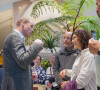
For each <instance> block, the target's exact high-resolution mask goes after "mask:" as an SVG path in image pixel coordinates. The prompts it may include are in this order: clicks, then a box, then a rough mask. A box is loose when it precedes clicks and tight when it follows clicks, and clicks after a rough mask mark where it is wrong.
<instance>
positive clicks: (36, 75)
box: [32, 55, 46, 84]
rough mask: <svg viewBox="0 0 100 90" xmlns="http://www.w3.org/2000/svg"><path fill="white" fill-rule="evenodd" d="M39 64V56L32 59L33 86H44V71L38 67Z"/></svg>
mask: <svg viewBox="0 0 100 90" xmlns="http://www.w3.org/2000/svg"><path fill="white" fill-rule="evenodd" d="M40 63H41V56H39V55H38V56H37V57H36V58H35V59H34V66H33V67H32V76H33V83H34V84H45V80H46V71H45V69H44V68H43V67H42V66H41V65H40Z"/></svg>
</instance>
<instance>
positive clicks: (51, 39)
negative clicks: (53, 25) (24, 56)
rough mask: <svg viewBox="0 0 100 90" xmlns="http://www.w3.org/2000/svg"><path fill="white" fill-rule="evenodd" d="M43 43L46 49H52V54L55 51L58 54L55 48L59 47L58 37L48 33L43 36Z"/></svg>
mask: <svg viewBox="0 0 100 90" xmlns="http://www.w3.org/2000/svg"><path fill="white" fill-rule="evenodd" d="M42 39H43V42H44V48H46V49H48V48H49V49H50V51H51V53H53V49H54V50H55V52H56V49H55V47H56V46H57V44H56V42H57V41H58V40H59V38H58V36H57V35H56V36H52V35H50V33H49V32H48V31H47V32H46V34H43V36H42Z"/></svg>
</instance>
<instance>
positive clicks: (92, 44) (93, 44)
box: [88, 39, 100, 55]
mask: <svg viewBox="0 0 100 90" xmlns="http://www.w3.org/2000/svg"><path fill="white" fill-rule="evenodd" d="M88 47H89V51H90V52H91V53H92V54H96V55H98V54H97V52H98V50H99V49H100V42H99V41H97V40H93V39H90V40H89V45H88Z"/></svg>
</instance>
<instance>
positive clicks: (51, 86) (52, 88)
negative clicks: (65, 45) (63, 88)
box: [45, 54, 59, 90]
mask: <svg viewBox="0 0 100 90" xmlns="http://www.w3.org/2000/svg"><path fill="white" fill-rule="evenodd" d="M54 60H55V56H54V55H53V54H52V55H50V57H49V62H50V64H51V66H50V67H48V68H47V70H46V76H47V80H46V82H45V84H46V86H47V87H48V88H47V90H59V87H58V85H57V83H56V82H55V78H54V75H53V63H54Z"/></svg>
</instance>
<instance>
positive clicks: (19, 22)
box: [16, 18, 30, 27]
mask: <svg viewBox="0 0 100 90" xmlns="http://www.w3.org/2000/svg"><path fill="white" fill-rule="evenodd" d="M29 22H30V21H29V19H27V18H20V19H19V20H18V21H17V23H16V27H19V26H20V25H21V23H24V24H26V23H29Z"/></svg>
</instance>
